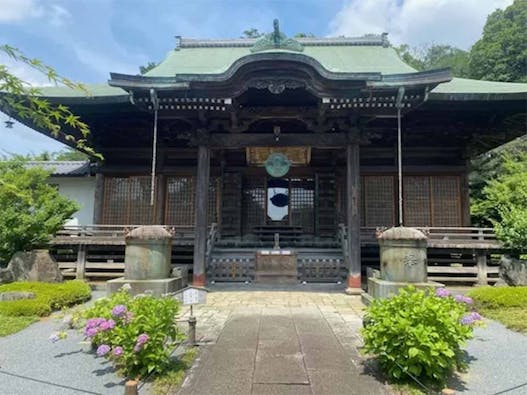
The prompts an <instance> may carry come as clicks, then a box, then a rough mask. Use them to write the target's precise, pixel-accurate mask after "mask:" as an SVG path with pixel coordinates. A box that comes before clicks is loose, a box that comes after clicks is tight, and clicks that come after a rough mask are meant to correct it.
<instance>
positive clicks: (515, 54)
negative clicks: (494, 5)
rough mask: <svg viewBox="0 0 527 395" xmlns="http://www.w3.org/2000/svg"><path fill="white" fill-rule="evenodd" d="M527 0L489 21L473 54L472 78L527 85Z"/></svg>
mask: <svg viewBox="0 0 527 395" xmlns="http://www.w3.org/2000/svg"><path fill="white" fill-rule="evenodd" d="M526 29H527V0H515V1H514V2H513V3H512V5H510V6H509V7H507V8H506V9H505V10H501V9H497V10H496V11H494V12H493V13H492V14H490V15H489V16H488V18H487V22H486V23H485V27H484V28H483V35H482V37H481V39H479V40H478V41H477V42H476V43H475V44H474V45H473V46H472V49H471V51H470V60H469V66H470V76H471V77H472V78H476V79H483V80H491V81H508V82H512V81H517V82H527V72H526V70H527V45H526V33H525V32H526Z"/></svg>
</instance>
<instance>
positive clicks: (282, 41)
mask: <svg viewBox="0 0 527 395" xmlns="http://www.w3.org/2000/svg"><path fill="white" fill-rule="evenodd" d="M267 49H286V50H289V51H296V52H302V51H303V50H304V47H303V46H302V44H300V43H299V42H298V41H297V40H295V39H292V38H287V37H286V35H285V34H284V33H282V32H281V31H280V25H279V23H278V19H275V20H274V21H273V32H272V33H270V34H266V35H265V36H263V37H262V38H261V39H259V40H258V41H256V42H255V43H254V45H253V46H252V48H251V52H260V51H265V50H267Z"/></svg>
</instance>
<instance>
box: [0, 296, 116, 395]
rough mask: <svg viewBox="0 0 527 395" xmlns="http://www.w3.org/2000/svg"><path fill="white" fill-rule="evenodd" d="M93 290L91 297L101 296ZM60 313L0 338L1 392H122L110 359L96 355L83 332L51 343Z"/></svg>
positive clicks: (8, 394)
mask: <svg viewBox="0 0 527 395" xmlns="http://www.w3.org/2000/svg"><path fill="white" fill-rule="evenodd" d="M103 295H104V293H103V292H100V291H95V292H93V293H92V297H93V298H92V300H93V299H96V298H98V297H101V296H103ZM61 324H62V318H61V315H57V314H56V315H54V316H53V315H52V316H51V317H49V318H47V319H43V320H41V321H39V322H37V323H35V324H32V325H31V326H29V327H28V328H26V329H24V330H23V331H21V332H18V333H15V334H13V335H10V336H6V337H1V338H0V394H1V395H15V394H16V395H25V394H45V395H66V394H68V395H69V394H72V395H73V394H119V395H122V394H123V393H124V381H123V379H122V378H121V377H118V376H117V375H116V374H115V372H114V370H113V369H112V366H111V363H109V362H108V361H106V360H105V359H104V358H97V357H96V355H95V354H94V353H92V352H91V351H90V345H89V344H85V343H82V342H83V336H82V335H81V334H79V333H77V332H75V331H69V337H68V338H67V339H66V340H62V341H59V342H57V343H54V344H53V343H51V342H50V341H49V340H48V337H49V336H50V335H51V333H53V332H55V331H57V330H58V329H60V327H61Z"/></svg>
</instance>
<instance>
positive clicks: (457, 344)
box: [362, 287, 480, 383]
mask: <svg viewBox="0 0 527 395" xmlns="http://www.w3.org/2000/svg"><path fill="white" fill-rule="evenodd" d="M437 295H438V296H436V295H434V294H433V293H430V292H429V291H423V290H416V289H415V288H413V287H408V288H406V289H402V290H400V291H399V294H398V295H396V296H394V297H392V298H389V299H379V300H375V301H374V302H373V303H372V305H371V306H369V308H368V309H367V313H366V320H365V323H366V325H365V328H363V330H362V335H363V337H364V343H365V346H364V351H365V352H366V353H369V354H374V355H376V356H377V358H378V361H379V363H380V366H381V368H382V369H383V370H384V371H385V372H386V373H387V375H388V376H389V377H390V378H391V379H393V380H395V381H405V380H407V379H408V374H411V375H413V376H415V377H417V378H419V379H422V380H425V381H430V382H436V383H443V382H444V381H445V380H446V378H447V377H448V374H449V373H450V372H451V371H452V370H453V369H454V368H455V367H458V366H459V362H460V356H461V346H462V345H463V344H464V342H465V341H466V340H467V339H469V338H470V337H471V336H472V325H471V324H472V323H473V322H475V321H476V320H478V319H479V318H480V317H479V315H478V314H477V313H470V314H467V304H466V303H470V302H471V300H470V299H466V298H463V297H460V298H459V299H458V300H459V301H456V299H455V298H454V297H452V296H450V295H449V293H448V291H446V290H444V289H440V290H439V291H438V292H437ZM464 302H465V303H464Z"/></svg>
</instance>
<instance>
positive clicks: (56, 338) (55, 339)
mask: <svg viewBox="0 0 527 395" xmlns="http://www.w3.org/2000/svg"><path fill="white" fill-rule="evenodd" d="M48 339H49V341H50V342H51V343H56V342H58V341H59V340H60V337H59V334H58V333H53V334H51V336H50V337H49V338H48Z"/></svg>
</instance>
